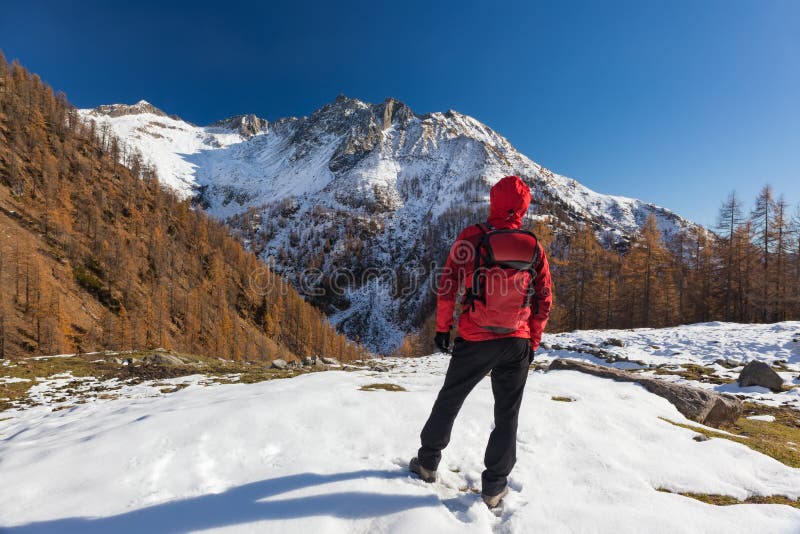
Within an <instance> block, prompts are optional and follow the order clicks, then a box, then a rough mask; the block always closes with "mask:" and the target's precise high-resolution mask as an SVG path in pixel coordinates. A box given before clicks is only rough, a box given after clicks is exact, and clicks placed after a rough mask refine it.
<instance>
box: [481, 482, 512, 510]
mask: <svg viewBox="0 0 800 534" xmlns="http://www.w3.org/2000/svg"><path fill="white" fill-rule="evenodd" d="M506 495H508V486H505V487H504V488H503V489H502V490H500V493H498V494H497V495H486V494H485V493H481V497H482V498H483V502H484V503H486V506H488V507H489V509H492V508H497V507H498V506H500V505H501V504H502V502H503V497H505V496H506Z"/></svg>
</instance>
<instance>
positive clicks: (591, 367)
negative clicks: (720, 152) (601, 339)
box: [548, 358, 742, 427]
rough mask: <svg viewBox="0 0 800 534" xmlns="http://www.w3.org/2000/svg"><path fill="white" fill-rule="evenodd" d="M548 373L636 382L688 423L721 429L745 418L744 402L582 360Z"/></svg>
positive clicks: (559, 362) (559, 363)
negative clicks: (558, 372) (670, 405)
mask: <svg viewBox="0 0 800 534" xmlns="http://www.w3.org/2000/svg"><path fill="white" fill-rule="evenodd" d="M548 370H549V371H554V370H556V371H557V370H567V371H580V372H582V373H588V374H591V375H594V376H599V377H601V378H610V379H612V380H616V381H617V382H635V383H637V384H640V385H641V386H642V387H644V388H645V389H646V390H647V391H649V392H650V393H654V394H656V395H658V396H659V397H663V398H665V399H667V400H668V401H669V402H670V403H672V404H673V405H674V406H675V407H676V408H677V409H678V411H679V412H681V413H682V414H683V415H684V416H685V417H686V418H687V419H691V420H692V421H697V422H698V423H702V424H704V425H709V426H714V427H718V426H720V425H722V424H725V423H732V422H734V421H736V420H737V419H738V418H739V416H740V415H741V414H742V401H740V400H739V399H737V398H736V397H733V396H730V395H722V394H719V393H716V392H714V391H708V390H705V389H700V388H696V387H693V386H687V385H685V384H676V383H674V382H666V381H664V380H659V379H657V378H650V377H643V376H638V375H636V374H634V373H631V372H628V371H623V370H621V369H615V368H613V367H604V366H601V365H595V364H593V363H588V362H585V361H582V360H569V359H563V358H558V359H556V360H553V362H552V363H551V364H550V368H549V369H548Z"/></svg>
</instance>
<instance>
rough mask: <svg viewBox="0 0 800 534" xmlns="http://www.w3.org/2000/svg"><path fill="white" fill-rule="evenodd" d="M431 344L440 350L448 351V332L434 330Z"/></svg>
mask: <svg viewBox="0 0 800 534" xmlns="http://www.w3.org/2000/svg"><path fill="white" fill-rule="evenodd" d="M433 344H434V345H436V348H437V349H439V350H440V351H442V352H450V348H451V346H450V332H436V337H434V338H433Z"/></svg>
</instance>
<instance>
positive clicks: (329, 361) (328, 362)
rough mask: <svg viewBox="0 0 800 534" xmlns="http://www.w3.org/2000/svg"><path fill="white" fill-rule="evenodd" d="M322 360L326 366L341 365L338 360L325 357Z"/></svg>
mask: <svg viewBox="0 0 800 534" xmlns="http://www.w3.org/2000/svg"><path fill="white" fill-rule="evenodd" d="M321 359H322V363H324V364H325V365H339V360H337V359H336V358H330V357H328V356H323V357H322V358H321Z"/></svg>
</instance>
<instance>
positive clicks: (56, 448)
mask: <svg viewBox="0 0 800 534" xmlns="http://www.w3.org/2000/svg"><path fill="white" fill-rule="evenodd" d="M733 326H734V325H713V324H712V325H694V326H691V327H686V328H677V329H669V330H664V331H659V330H650V332H651V333H653V334H654V335H655V337H654V338H652V339H650V340H649V342H650V344H652V343H653V342H654V341H659V342H660V340H669V339H670V338H672V337H678V338H679V339H681V340H682V343H685V344H691V345H692V346H693V348H694V350H693V356H696V357H697V358H700V359H702V360H704V361H705V360H709V359H713V358H714V357H715V354H716V352H717V351H718V350H719V349H718V347H715V346H713V345H714V344H712V343H710V341H711V340H713V339H717V338H720V339H727V340H730V341H731V342H733V343H735V344H736V345H737V346H740V347H745V346H749V345H748V343H749V340H752V339H757V340H758V342H757V343H756V344H754V345H752V346H750V348H752V349H756V348H758V349H759V352H758V353H756V352H753V353H749V354H748V358H749V357H750V356H757V357H759V358H763V359H764V360H765V361H773V360H775V359H776V358H779V357H783V356H785V354H784V352H785V350H786V349H785V348H784V345H785V344H786V343H788V342H790V340H791V333H792V332H794V331H796V330H797V329H798V327H799V326H800V323H796V322H795V323H784V324H781V325H775V330H774V331H773V332H772V333H770V332H769V331H768V329H767V328H765V327H752V326H748V325H738V326H739V328H737V329H734V328H733ZM729 327H730V328H729ZM647 332H648V331H645V330H642V331H640V332H637V333H636V334H635V335H634V334H631V336H632V337H636V338H637V339H639V340H640V342H641V345H642V346H643V347H648V345H647V341H648V339H647V336H648V333H647ZM613 334H616V332H606V333H605V334H604V333H603V332H601V331H595V332H591V333H588V335H587V336H586V337H584V338H581V334H580V333H574V334H571V336H572V340H573V342H574V343H575V344H580V342H581V341H585V342H594V341H595V340H596V338H599V337H602V336H604V335H613ZM545 341H546V342H547V343H549V344H553V343H555V342H556V341H559V342H560V341H563V340H562V339H560V338H559V337H556V336H549V335H547V336H546V337H545ZM765 346H771V347H772V349H771V350H767V351H762V350H761V349H763V348H764V347H765ZM631 350H634V349H631ZM663 359H664V360H667V359H669V360H670V362H671V363H672V364H675V365H677V364H680V363H686V362H691V361H694V360H693V359H691V358H690V359H686V355H680V356H674V357H672V358H670V357H669V356H664V358H663ZM384 363H385V364H387V365H389V366H390V367H391V370H390V371H388V372H386V373H381V376H380V379H378V378H377V377H376V376H374V373H373V372H371V371H367V370H353V371H351V372H339V371H332V372H322V373H314V374H311V375H306V376H302V377H297V378H292V379H288V380H277V381H269V382H263V383H258V384H233V385H214V386H207V387H204V386H202V385H201V384H202V383H203V381H204V380H203V377H200V376H194V377H187V378H184V379H175V380H171V381H168V382H169V383H170V384H172V383H181V384H186V385H187V386H188V387H185V388H184V389H181V390H180V391H178V392H176V393H170V394H167V395H165V394H163V393H162V394H160V395H159V394H158V393H156V396H155V397H154V396H152V395H153V393H152V390H153V387H152V386H151V385H141V386H135V387H131V386H126V387H125V388H124V389H123V390H122V391H120V392H119V393H120V394H121V395H122V398H120V399H118V400H108V399H107V398H102V397H101V398H97V399H92V400H89V402H88V403H86V404H81V405H78V406H71V409H68V410H59V411H51V407H47V406H42V407H37V408H32V409H27V410H24V411H6V412H3V414H2V415H3V416H4V417H3V418H0V419H4V420H2V421H0V437H2V439H0V457H2V458H3V462H2V463H0V476H2V479H3V481H4V482H5V483H6V484H8V485H9V487H13V488H14V491H8V492H2V493H1V494H0V530H2V531H3V532H4V533H6V534H33V533H39V532H59V533H64V534H68V533H78V532H79V533H81V534H85V533H95V532H97V533H100V532H103V533H105V532H123V533H125V532H194V531H203V532H205V531H207V530H211V529H215V530H214V531H215V532H216V531H217V530H216V529H219V530H220V531H222V530H224V531H225V532H326V533H339V532H342V533H349V532H370V533H390V532H391V533H394V532H397V533H400V532H405V533H408V532H419V531H420V526H421V525H424V528H423V530H424V531H426V532H428V531H430V532H442V533H449V532H453V533H456V532H459V533H460V532H476V533H489V532H507V533H527V532H615V533H639V532H653V533H669V534H674V533H695V532H704V533H706V532H707V533H720V534H722V533H725V534H732V533H756V532H759V533H761V532H770V533H786V534H789V533H796V532H797V531H798V526H800V510H798V509H796V508H791V507H789V506H783V505H770V504H743V505H737V506H714V505H711V504H706V503H703V502H699V501H697V500H694V499H691V498H688V497H685V496H683V495H678V494H677V493H694V494H701V493H705V494H712V495H723V496H728V497H729V498H730V499H731V500H745V499H748V498H751V497H759V496H760V497H770V496H778V495H783V496H785V497H787V498H790V499H797V498H798V497H800V469H797V468H792V467H789V466H787V465H785V464H783V463H780V462H778V461H777V460H775V459H773V458H771V457H768V456H765V455H763V454H760V453H757V452H755V451H753V450H752V449H750V448H748V447H746V446H745V445H743V444H740V443H735V442H733V441H729V440H727V439H721V438H713V439H710V440H707V441H696V440H694V439H693V438H694V437H696V436H697V435H698V432H697V431H694V430H690V429H686V428H680V427H677V426H675V425H673V424H670V423H669V422H668V421H666V420H665V419H667V420H669V421H674V422H676V423H681V424H689V425H693V424H694V423H692V422H691V421H688V420H686V419H684V418H683V416H681V415H680V413H679V412H678V411H677V410H676V409H675V408H674V407H673V406H672V405H671V404H670V403H669V402H667V401H666V400H664V399H662V398H661V397H658V396H656V395H652V394H649V393H647V392H646V391H645V390H644V389H643V388H641V387H639V386H636V385H633V384H623V383H616V382H613V381H610V380H605V379H601V378H597V377H593V376H589V375H583V374H580V373H577V372H573V371H556V372H550V373H542V372H539V371H532V372H531V373H530V376H529V377H528V382H527V385H526V391H525V396H524V400H523V406H522V410H521V413H520V422H519V432H518V447H517V456H518V458H517V464H516V467H515V468H514V471H513V472H512V473H511V476H510V488H511V491H510V494H509V495H508V497H507V498H506V504H505V507H504V509H503V511H502V513H501V514H500V515H499V517H496V516H495V515H493V514H492V513H490V512H489V511H488V510H487V509H486V507H485V506H484V505H483V503H482V502H481V500H480V496H479V495H476V494H474V493H472V491H469V490H470V489H473V488H474V489H478V488H480V476H481V471H482V469H483V451H484V448H485V446H486V439H487V437H488V435H489V433H490V431H491V429H492V424H491V421H492V393H491V387H490V380H489V378H484V379H483V380H482V381H481V383H480V384H478V386H477V387H476V388H475V391H473V393H472V394H471V396H470V397H469V398H468V399H467V401H466V403H465V404H464V407H463V410H462V413H461V415H460V416H459V418H458V419H457V420H456V422H455V425H454V428H453V435H452V438H453V439H452V442H451V444H450V446H449V447H448V448H447V449H446V450H445V451H444V454H443V461H442V464H441V466H440V471H439V473H440V481H439V482H437V483H436V484H425V483H423V482H421V481H420V480H418V479H416V478H414V477H411V476H410V475H409V474H408V471H407V469H406V462H407V461H408V459H409V457H410V456H411V455H412V454H413V453H414V451H415V450H416V447H417V446H418V439H419V437H418V436H419V430H420V428H421V426H422V425H423V424H424V421H425V418H426V417H427V415H428V413H429V409H430V406H431V404H432V402H433V401H434V399H435V396H436V393H437V390H438V388H439V386H440V385H441V383H442V380H443V373H444V370H445V368H446V365H447V363H448V358H447V357H446V356H445V355H433V356H430V357H425V358H420V359H387V360H386V361H385V362H384ZM797 364H798V362H797V358H796V356H795V357H793V361H792V365H793V366H795V369H796V365H797ZM1 369H2V368H0V376H2V370H1ZM665 378H666V377H665ZM65 381H66V380H65V379H64V378H63V377H62V382H65ZM377 381H380V382H386V383H391V384H396V385H399V386H402V387H403V388H405V389H406V391H399V392H393V391H384V390H377V391H364V390H362V389H361V388H362V387H364V386H369V385H371V384H374V383H375V382H377ZM44 385H45V384H44V383H43V384H42V387H44ZM160 385H161V386H163V385H164V383H163V382H162V383H160ZM731 386H732V387H733V384H731ZM759 389H760V388H757V387H751V388H745V389H742V390H739V391H737V392H740V391H751V392H753V393H757V392H758V390H759ZM730 391H731V392H733V389H730ZM780 395H785V394H780ZM563 397H569V398H571V399H573V402H557V401H556V400H554V398H555V399H558V398H563ZM754 399H755V397H754ZM776 399H777V397H776ZM69 402H70V401H69V400H66V401H64V403H66V404H69ZM265 406H268V407H269V409H265ZM343 407H344V408H350V407H352V408H354V409H341V408H343ZM6 417H7V418H8V419H5V418H6ZM759 425H761V426H762V427H763V428H765V429H767V428H771V427H770V425H774V423H768V422H761V423H759ZM696 428H700V429H702V428H703V427H699V426H696ZM45 481H46V483H45ZM659 490H661V491H659ZM666 491H671V492H674V493H667V492H666Z"/></svg>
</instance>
